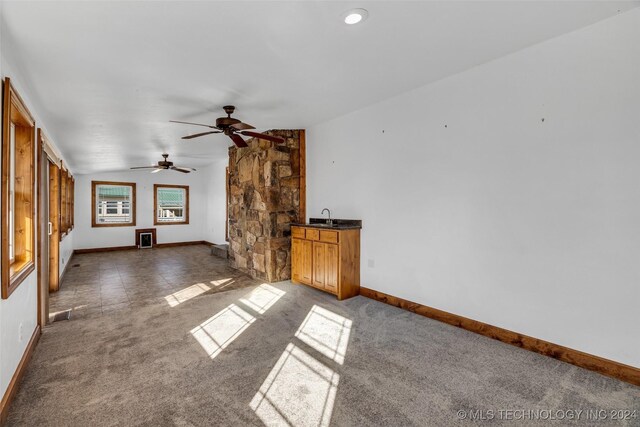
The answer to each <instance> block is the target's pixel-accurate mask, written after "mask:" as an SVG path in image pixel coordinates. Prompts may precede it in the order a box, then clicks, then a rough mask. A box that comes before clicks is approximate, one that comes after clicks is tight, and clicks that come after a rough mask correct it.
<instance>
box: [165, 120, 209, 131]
mask: <svg viewBox="0 0 640 427" xmlns="http://www.w3.org/2000/svg"><path fill="white" fill-rule="evenodd" d="M169 122H170V123H182V124H183V125H194V126H204V127H208V128H211V129H218V128H217V127H215V126H212V125H205V124H202V123H191V122H181V121H180V120H169Z"/></svg>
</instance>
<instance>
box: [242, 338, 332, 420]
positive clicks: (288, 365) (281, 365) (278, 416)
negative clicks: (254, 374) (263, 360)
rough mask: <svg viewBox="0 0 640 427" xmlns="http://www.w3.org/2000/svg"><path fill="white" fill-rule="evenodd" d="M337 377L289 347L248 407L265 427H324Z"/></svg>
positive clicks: (291, 345)
mask: <svg viewBox="0 0 640 427" xmlns="http://www.w3.org/2000/svg"><path fill="white" fill-rule="evenodd" d="M339 380H340V375H339V374H338V373H336V372H335V371H333V370H332V369H330V368H328V367H327V366H325V365H324V364H322V363H320V362H319V361H317V360H316V359H314V358H313V357H312V356H310V355H309V354H308V353H306V352H305V351H303V350H302V349H300V348H299V347H296V346H295V345H294V344H289V345H288V346H287V348H286V350H285V351H284V353H283V354H282V355H281V356H280V359H279V360H278V362H277V363H276V364H275V366H274V367H273V369H272V370H271V372H270V373H269V375H268V376H267V379H266V380H265V381H264V383H262V386H261V387H260V390H259V391H258V393H256V395H255V396H254V397H253V399H252V400H251V403H250V406H251V409H253V410H254V411H255V413H256V415H257V416H258V417H259V418H260V420H261V421H262V422H263V423H264V424H265V425H266V426H268V427H270V426H277V425H291V426H301V425H313V426H328V425H329V422H330V421H331V414H332V412H333V405H334V403H335V399H336V392H337V389H338V381H339Z"/></svg>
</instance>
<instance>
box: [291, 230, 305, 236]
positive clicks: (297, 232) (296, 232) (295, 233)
mask: <svg viewBox="0 0 640 427" xmlns="http://www.w3.org/2000/svg"><path fill="white" fill-rule="evenodd" d="M291 237H296V238H298V239H304V238H305V235H304V228H298V227H291Z"/></svg>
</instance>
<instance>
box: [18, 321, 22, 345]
mask: <svg viewBox="0 0 640 427" xmlns="http://www.w3.org/2000/svg"><path fill="white" fill-rule="evenodd" d="M18 342H22V323H20V326H18Z"/></svg>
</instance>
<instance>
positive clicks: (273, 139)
mask: <svg viewBox="0 0 640 427" xmlns="http://www.w3.org/2000/svg"><path fill="white" fill-rule="evenodd" d="M240 133H241V134H242V135H246V136H251V137H253V138H260V139H264V140H267V141H271V142H275V143H276V144H282V143H283V142H284V138H281V137H279V136H273V135H265V134H264V133H258V132H247V131H244V132H240Z"/></svg>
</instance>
